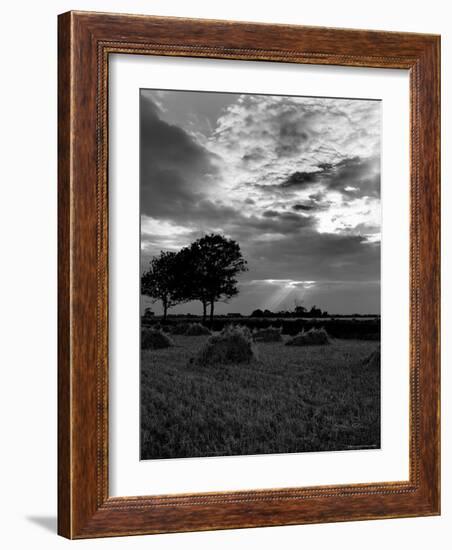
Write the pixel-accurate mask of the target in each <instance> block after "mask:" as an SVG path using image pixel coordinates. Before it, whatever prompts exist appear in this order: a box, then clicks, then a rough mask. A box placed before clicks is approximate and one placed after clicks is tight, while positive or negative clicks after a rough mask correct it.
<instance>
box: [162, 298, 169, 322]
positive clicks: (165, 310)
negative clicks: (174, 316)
mask: <svg viewBox="0 0 452 550" xmlns="http://www.w3.org/2000/svg"><path fill="white" fill-rule="evenodd" d="M167 313H168V304H167V303H166V302H163V321H166V315H167Z"/></svg>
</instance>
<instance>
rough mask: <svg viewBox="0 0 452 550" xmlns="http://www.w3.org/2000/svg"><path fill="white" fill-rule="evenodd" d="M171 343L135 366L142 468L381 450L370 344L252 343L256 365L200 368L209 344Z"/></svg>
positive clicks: (375, 375)
mask: <svg viewBox="0 0 452 550" xmlns="http://www.w3.org/2000/svg"><path fill="white" fill-rule="evenodd" d="M172 338H173V340H174V342H175V346H174V347H171V348H166V349H161V350H154V351H152V350H148V351H143V352H142V356H141V458H142V459H156V458H176V457H179V458H181V457H201V456H225V455H250V454H263V453H291V452H304V451H332V450H346V449H356V448H379V447H380V371H379V369H375V367H373V368H372V367H370V366H363V365H362V362H363V360H364V359H365V358H366V357H368V356H369V354H370V353H371V352H372V351H373V350H375V349H376V348H377V346H378V345H377V343H376V342H371V341H358V340H333V342H332V343H331V345H328V346H310V347H289V346H285V345H284V343H281V342H274V343H259V344H256V347H257V353H258V360H257V361H255V362H253V363H250V364H240V365H228V366H225V365H216V366H213V367H201V366H198V365H196V364H190V358H192V357H193V356H194V355H195V353H196V352H197V350H198V349H199V348H200V346H202V344H203V343H204V342H205V341H206V339H207V337H206V336H198V337H187V336H173V337H172ZM285 338H286V337H285Z"/></svg>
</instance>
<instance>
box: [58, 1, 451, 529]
mask: <svg viewBox="0 0 452 550" xmlns="http://www.w3.org/2000/svg"><path fill="white" fill-rule="evenodd" d="M58 40H59V41H58V53H59V62H58V73H59V74H58V86H59V94H58V117H59V126H58V154H59V158H58V209H59V225H58V231H59V243H58V293H59V315H58V340H59V344H58V364H59V367H58V425H59V427H58V460H59V467H58V532H59V534H61V535H63V536H65V537H68V538H89V537H104V536H117V535H136V534H150V533H164V532H178V531H201V530H210V529H232V528H243V527H258V526H271V525H292V524H304V523H321V522H334V521H348V520H364V519H382V518H396V517H411V516H430V515H437V514H439V513H440V421H439V414H440V406H439V396H440V373H439V366H440V365H439V363H440V359H439V357H440V355H439V353H440V342H439V334H440V332H439V329H440V319H439V315H440V305H439V298H440V287H439V284H440V281H439V278H440V236H439V230H440V214H439V208H440V185H439V182H440V141H439V140H440V123H439V116H440V99H439V97H440V95H439V94H440V38H439V37H438V36H434V35H424V34H411V33H394V32H380V31H364V30H343V29H331V28H321V27H301V26H291V25H264V24H254V23H236V22H226V21H209V20H194V19H179V18H162V17H148V16H138V15H120V14H100V13H89V12H68V13H65V14H63V15H60V16H59V39H58ZM112 53H119V54H120V53H126V54H140V55H159V56H162V55H166V56H185V57H205V58H218V59H241V60H266V61H272V62H282V61H283V62H291V63H302V64H327V65H341V66H350V67H356V66H359V67H373V68H398V69H407V70H408V71H409V74H410V108H411V121H410V124H411V135H410V141H411V149H410V169H411V176H410V177H411V181H410V197H411V202H410V216H411V220H410V427H409V430H410V451H409V452H410V456H409V471H410V476H409V480H408V481H400V482H386V483H377V484H375V483H368V484H358V485H333V486H316V487H295V488H290V489H274V490H253V491H246V492H244V491H231V492H224V493H208V494H201V493H196V494H182V495H179V494H177V495H175V494H169V495H163V496H162V495H160V496H146V497H145V496H143V497H141V496H140V497H128V496H124V497H110V496H109V491H108V375H109V372H108V169H107V167H108V152H107V151H108V149H107V147H108V102H107V91H108V61H109V55H110V54H112Z"/></svg>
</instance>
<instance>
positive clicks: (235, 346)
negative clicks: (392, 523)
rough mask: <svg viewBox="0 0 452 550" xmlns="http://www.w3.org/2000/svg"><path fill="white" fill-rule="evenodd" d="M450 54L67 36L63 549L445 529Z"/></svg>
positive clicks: (171, 36)
mask: <svg viewBox="0 0 452 550" xmlns="http://www.w3.org/2000/svg"><path fill="white" fill-rule="evenodd" d="M439 56H440V38H439V37H438V36H433V35H427V34H425V35H424V34H410V33H389V32H383V31H378V32H377V31H363V30H343V29H329V28H322V27H318V28H316V27H302V26H291V25H267V24H265V25H263V24H254V23H239V22H237V23H235V22H225V21H210V20H194V19H179V18H162V17H151V16H137V15H121V14H101V13H90V12H68V13H65V14H63V15H60V16H59V67H58V69H59V94H58V97H59V107H58V117H59V125H58V132H59V136H58V146H59V161H58V162H59V165H58V171H59V176H58V197H59V267H58V268H59V280H58V292H59V321H58V328H59V348H58V357H59V371H58V400H59V404H58V413H59V427H58V442H59V471H58V497H59V498H58V500H59V504H58V530H59V533H60V534H61V535H63V536H65V537H67V538H90V537H103V536H119V535H132V534H151V533H164V532H178V531H199V530H209V529H232V528H242V527H258V526H271V525H291V524H303V523H320V522H333V521H351V520H362V519H382V518H394V517H409V516H429V515H437V514H439V513H440V430H439V426H440V424H439V411H440V408H439V395H440V391H439V390H440V373H439V367H440V363H439V346H440V342H439V315H440V308H439V297H440V287H439V274H440V258H439V254H440V237H439V220H440V214H439V212H440V210H439V209H440V187H439V183H440V158H439V154H440V146H439V138H440V131H439V129H440V123H439V90H440V88H439V86H440V75H439Z"/></svg>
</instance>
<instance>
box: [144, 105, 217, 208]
mask: <svg viewBox="0 0 452 550" xmlns="http://www.w3.org/2000/svg"><path fill="white" fill-rule="evenodd" d="M140 108H141V119H140V120H141V126H140V141H141V143H140V146H141V155H140V191H141V205H142V214H146V215H149V216H158V217H160V216H165V215H166V216H172V215H175V214H177V213H178V212H180V211H183V210H184V209H186V208H190V207H193V205H196V204H197V203H198V202H199V200H200V199H201V198H202V195H203V187H205V186H207V185H208V183H209V176H212V175H214V174H216V173H217V168H216V166H215V163H214V156H213V155H212V154H211V153H210V152H208V151H207V150H206V149H205V148H204V147H202V146H201V145H200V144H199V143H197V142H196V141H195V140H194V138H192V137H191V136H190V135H189V134H188V133H187V132H185V130H183V129H182V128H180V127H178V126H175V125H172V124H168V123H167V122H165V121H163V120H162V119H161V118H160V116H159V109H158V107H157V105H156V104H155V103H154V102H153V101H152V100H151V99H150V98H148V97H143V96H142V97H141V103H140Z"/></svg>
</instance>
